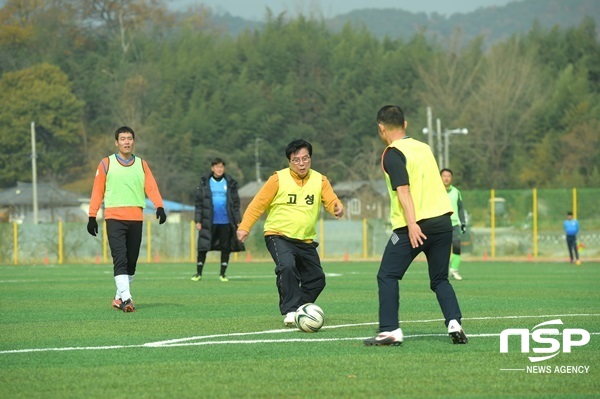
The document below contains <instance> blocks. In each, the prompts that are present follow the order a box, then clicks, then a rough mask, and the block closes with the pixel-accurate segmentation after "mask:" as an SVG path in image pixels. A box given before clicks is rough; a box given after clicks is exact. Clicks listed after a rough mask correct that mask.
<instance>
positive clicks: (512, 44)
mask: <svg viewBox="0 0 600 399" xmlns="http://www.w3.org/2000/svg"><path fill="white" fill-rule="evenodd" d="M480 73H481V75H480V79H479V82H478V85H477V87H476V88H475V90H474V91H473V92H472V94H471V95H470V97H469V99H468V101H467V106H466V108H467V110H468V114H467V115H466V116H467V118H468V120H469V125H470V126H469V136H468V147H467V143H463V144H465V145H463V148H465V151H467V152H468V159H470V160H471V163H472V166H474V167H476V169H477V172H478V174H479V180H480V182H481V183H485V184H486V185H490V186H491V187H502V186H503V185H504V184H505V183H507V182H510V181H511V180H512V177H511V176H510V174H509V173H507V172H508V171H509V166H510V163H511V161H512V155H513V154H514V150H515V149H516V148H517V146H519V143H522V141H523V140H522V138H523V134H524V132H525V131H526V129H528V128H529V127H530V124H531V123H532V122H531V121H532V114H533V112H534V111H535V110H536V109H537V106H538V104H539V101H541V100H540V98H539V97H540V96H539V94H540V92H541V89H540V84H539V80H538V73H537V70H536V69H535V63H534V59H533V55H532V53H530V52H529V53H528V52H525V51H524V50H523V49H522V46H521V45H520V43H519V41H518V40H517V39H511V40H509V41H507V42H506V43H502V44H499V45H497V46H495V47H493V48H492V49H491V51H490V54H489V55H488V56H487V57H486V60H485V65H483V66H482V68H481V71H480Z"/></svg>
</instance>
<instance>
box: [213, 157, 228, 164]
mask: <svg viewBox="0 0 600 399" xmlns="http://www.w3.org/2000/svg"><path fill="white" fill-rule="evenodd" d="M220 163H222V164H223V166H225V161H223V159H222V158H219V157H217V158H213V160H212V161H210V166H215V165H218V164H220Z"/></svg>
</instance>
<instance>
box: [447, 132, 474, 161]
mask: <svg viewBox="0 0 600 399" xmlns="http://www.w3.org/2000/svg"><path fill="white" fill-rule="evenodd" d="M468 133H469V130H468V129H466V128H464V127H463V128H460V129H452V130H446V131H445V132H444V168H449V167H450V154H449V148H450V135H452V134H468Z"/></svg>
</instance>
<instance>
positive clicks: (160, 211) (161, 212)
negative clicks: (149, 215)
mask: <svg viewBox="0 0 600 399" xmlns="http://www.w3.org/2000/svg"><path fill="white" fill-rule="evenodd" d="M156 218H157V219H158V224H163V223H164V222H165V221H166V220H167V214H166V213H165V208H163V207H162V206H161V207H159V208H156Z"/></svg>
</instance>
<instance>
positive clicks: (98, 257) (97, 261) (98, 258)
mask: <svg viewBox="0 0 600 399" xmlns="http://www.w3.org/2000/svg"><path fill="white" fill-rule="evenodd" d="M96 264H97V265H99V264H100V255H98V254H96Z"/></svg>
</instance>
